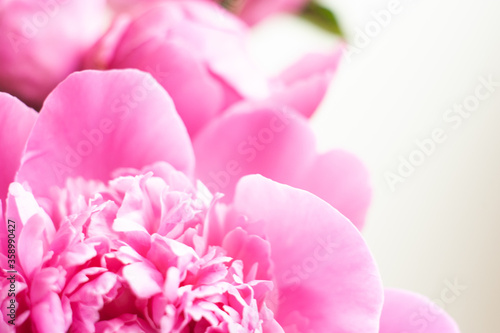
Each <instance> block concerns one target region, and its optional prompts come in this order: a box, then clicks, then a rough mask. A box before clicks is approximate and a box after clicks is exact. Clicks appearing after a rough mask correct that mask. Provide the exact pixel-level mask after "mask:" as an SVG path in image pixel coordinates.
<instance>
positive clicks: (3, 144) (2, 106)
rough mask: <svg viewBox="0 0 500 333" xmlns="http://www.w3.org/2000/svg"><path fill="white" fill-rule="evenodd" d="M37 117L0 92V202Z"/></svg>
mask: <svg viewBox="0 0 500 333" xmlns="http://www.w3.org/2000/svg"><path fill="white" fill-rule="evenodd" d="M37 116H38V114H37V113H36V111H35V110H33V109H31V108H29V107H27V106H26V105H24V104H23V103H22V102H21V101H19V100H18V99H17V98H15V97H12V96H10V95H9V94H6V93H2V92H0V166H1V167H0V168H1V172H0V200H5V198H6V197H7V191H8V189H9V184H10V183H11V182H13V181H14V176H15V175H16V172H17V170H18V169H19V165H20V162H21V155H22V152H23V150H24V146H25V145H26V141H27V140H28V136H29V134H30V132H31V129H32V127H33V124H34V123H35V121H36V119H37ZM4 203H5V201H4Z"/></svg>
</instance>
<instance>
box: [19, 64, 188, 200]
mask: <svg viewBox="0 0 500 333" xmlns="http://www.w3.org/2000/svg"><path fill="white" fill-rule="evenodd" d="M157 161H166V162H168V163H170V164H171V165H172V166H174V167H175V168H176V169H178V170H180V171H183V172H185V173H186V174H188V175H189V174H191V172H192V168H193V164H194V157H193V152H192V148H191V143H190V140H189V137H188V135H187V132H186V129H185V127H184V126H183V124H182V121H181V119H180V118H179V116H178V115H177V113H176V112H175V108H174V105H173V103H172V100H171V99H170V97H169V96H168V95H167V93H166V92H165V91H164V90H163V89H162V88H161V86H160V85H159V84H158V83H157V82H156V81H154V79H153V78H152V77H151V76H150V75H148V74H145V73H142V72H139V71H137V70H121V71H106V72H99V71H85V72H80V73H75V74H72V75H71V76H70V77H68V79H66V80H65V81H64V82H63V83H61V84H60V85H59V86H58V87H57V88H56V89H55V90H54V91H53V93H52V94H51V95H49V97H48V98H47V100H46V102H45V105H44V107H43V109H42V111H41V113H40V117H39V120H38V122H37V123H36V125H35V126H34V128H33V132H32V135H31V137H30V139H29V140H28V143H27V148H26V153H25V155H24V157H23V160H22V163H21V168H20V170H19V173H18V176H17V180H18V181H19V182H28V183H29V185H30V187H31V188H32V190H33V194H34V195H35V197H39V196H47V194H48V193H49V191H50V187H51V186H60V187H62V186H63V185H64V184H65V180H66V179H67V178H68V177H77V176H81V177H83V178H85V179H98V180H102V181H107V180H109V179H110V175H111V173H112V172H113V171H114V170H116V169H117V168H121V167H132V168H137V169H140V168H142V167H144V166H146V165H148V164H152V163H154V162H157Z"/></svg>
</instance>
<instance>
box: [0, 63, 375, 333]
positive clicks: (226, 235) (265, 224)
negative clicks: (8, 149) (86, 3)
mask: <svg viewBox="0 0 500 333" xmlns="http://www.w3.org/2000/svg"><path fill="white" fill-rule="evenodd" d="M123 96H136V97H138V98H137V99H135V100H134V102H135V103H136V104H134V106H133V107H132V106H131V105H128V104H126V103H124V102H122V98H123ZM139 96H140V97H139ZM1 98H2V104H0V105H2V108H0V110H1V113H0V115H1V117H2V120H4V119H6V120H7V121H10V120H9V119H12V117H11V114H12V113H14V112H19V111H20V110H16V108H15V107H11V108H4V107H3V105H4V102H3V100H5V99H7V101H8V102H9V103H12V101H11V100H10V98H9V97H7V96H6V95H1ZM16 103H17V106H16V107H18V108H20V109H21V112H25V110H23V108H24V107H23V106H22V104H20V103H19V102H16ZM83 110H85V111H86V112H82V111H83ZM27 126H31V123H29V124H27ZM3 133H4V132H2V134H3ZM2 140H3V139H2ZM193 156H194V154H193V150H192V148H191V144H190V140H189V136H188V134H187V132H186V130H185V128H184V126H183V124H182V122H181V120H180V118H179V117H178V116H177V114H176V112H175V108H174V105H173V103H172V101H171V99H170V98H169V96H168V95H167V94H166V93H165V91H164V90H163V89H162V88H161V87H159V85H157V84H156V83H155V81H154V80H152V78H151V77H150V76H148V75H146V74H143V73H140V72H138V71H133V70H125V71H108V72H92V71H90V72H83V73H77V74H73V75H71V76H70V77H69V78H68V79H67V80H65V81H64V82H63V83H62V84H61V85H59V86H58V87H57V88H56V89H55V90H54V91H53V92H52V93H51V94H50V95H49V97H48V99H47V100H46V102H45V104H44V107H43V109H42V111H41V112H40V115H39V117H38V119H37V121H36V123H35V125H34V127H33V130H32V132H31V134H30V136H29V138H28V141H27V144H26V148H25V151H24V153H23V157H22V160H21V166H20V168H19V171H18V173H17V176H16V182H14V183H12V184H11V185H10V190H9V197H8V200H7V205H6V214H5V215H6V217H8V219H10V220H13V221H15V222H16V240H17V243H16V244H17V262H16V266H15V268H16V270H17V271H18V274H16V280H17V284H16V292H17V297H16V301H17V303H16V304H17V317H16V325H17V326H16V327H17V330H18V331H20V332H30V331H33V332H51V333H52V332H66V331H68V330H69V331H78V332H94V331H95V332H123V331H131V332H138V331H144V332H157V331H163V332H236V331H237V332H285V331H286V332H322V331H329V332H330V331H335V332H360V331H363V332H376V331H377V329H378V328H377V327H378V320H379V315H380V311H381V306H382V289H381V285H380V278H379V274H378V272H377V268H376V266H375V263H374V262H373V258H372V256H371V254H370V252H369V250H368V248H367V246H366V244H365V243H364V241H363V239H362V237H361V235H360V234H359V232H358V231H357V230H356V228H354V226H353V225H352V224H351V223H350V222H349V221H348V220H347V219H346V218H345V217H343V216H342V215H341V214H340V213H338V211H336V210H335V209H333V208H332V207H331V206H329V205H328V204H327V203H326V202H324V201H322V200H320V199H319V198H317V197H315V196H314V195H312V194H310V193H308V192H305V191H302V190H298V189H294V188H292V187H289V186H286V185H281V184H279V183H276V182H273V181H271V180H268V179H266V178H263V177H262V176H256V175H253V176H247V177H244V178H242V179H241V180H240V181H239V182H238V185H237V189H236V191H235V195H234V198H232V199H228V198H221V197H220V196H219V195H216V196H215V197H212V195H211V194H209V192H208V191H207V190H206V189H205V188H204V187H203V185H201V183H195V182H194V181H193V179H192V173H193V167H194V158H193ZM4 157H5V156H2V158H4ZM4 162H5V163H6V164H8V163H13V165H16V164H17V163H18V161H11V160H9V159H7V160H5V161H3V160H2V164H3V163H4ZM2 176H3V177H6V178H7V177H9V175H3V174H2ZM1 216H3V214H1ZM2 225H3V227H4V229H3V231H2V236H1V239H2V240H3V241H5V239H6V237H5V233H6V229H5V225H6V221H3V223H2ZM6 248H7V247H6V244H5V242H4V243H3V244H2V248H1V249H2V250H1V251H2V252H1V253H2V255H1V257H2V258H1V260H0V262H1V265H2V269H3V270H2V272H3V273H2V274H3V278H2V280H1V283H2V292H1V293H0V295H1V300H0V303H1V304H2V307H4V306H6V305H7V304H8V302H9V297H8V295H7V293H6V291H7V290H8V286H9V284H10V281H9V280H8V279H6V278H5V277H7V276H9V275H8V273H6V271H7V270H8V267H7V266H6V264H7V258H5V256H6V255H7V251H6ZM6 314H7V313H4V315H3V320H2V321H0V322H1V325H2V331H5V332H9V331H13V330H14V328H13V326H9V324H8V320H9V317H8V316H6Z"/></svg>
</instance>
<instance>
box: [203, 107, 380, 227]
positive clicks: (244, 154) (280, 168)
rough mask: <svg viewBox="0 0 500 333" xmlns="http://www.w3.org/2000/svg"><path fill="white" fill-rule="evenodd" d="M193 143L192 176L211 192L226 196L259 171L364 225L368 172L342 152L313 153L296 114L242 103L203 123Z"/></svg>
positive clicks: (308, 134) (310, 140)
mask: <svg viewBox="0 0 500 333" xmlns="http://www.w3.org/2000/svg"><path fill="white" fill-rule="evenodd" d="M193 145H194V149H195V154H196V159H197V165H196V173H197V176H198V177H199V178H200V179H201V180H202V181H203V182H204V183H205V185H207V187H208V188H209V189H210V190H211V191H212V192H222V193H225V194H226V195H227V196H228V197H231V196H232V195H233V193H234V187H235V185H236V183H237V182H238V180H239V179H240V178H241V177H243V176H245V175H249V174H261V175H263V176H265V177H268V178H271V179H273V180H275V181H278V182H281V183H285V184H289V185H292V186H294V187H298V188H301V189H305V190H308V191H310V192H312V193H314V194H316V195H317V196H319V197H321V198H322V199H323V200H326V201H327V202H328V203H329V204H331V205H332V206H333V207H335V208H337V209H338V210H339V211H340V212H341V213H342V214H344V215H345V216H346V217H347V218H348V219H350V220H351V221H352V222H353V223H354V224H355V225H356V226H357V227H358V228H361V227H362V226H363V224H364V218H365V215H366V211H367V209H368V205H369V202H370V197H371V189H370V183H369V177H368V171H367V170H366V168H365V167H364V165H363V164H362V163H361V162H360V161H359V160H358V159H357V158H356V157H355V156H353V155H351V154H349V153H347V152H343V151H340V150H333V151H330V152H328V153H326V154H323V155H319V154H317V153H316V144H315V138H314V134H313V132H312V130H311V128H310V127H309V125H308V124H307V121H306V119H305V118H304V117H303V116H302V115H299V114H297V113H295V112H293V111H291V110H288V109H283V108H281V109H280V108H273V107H270V106H268V105H267V104H266V105H264V104H260V105H256V104H254V105H250V104H249V103H247V104H245V105H241V106H237V107H236V108H235V109H233V110H232V111H228V113H226V114H225V115H224V116H222V117H220V118H219V119H216V120H215V121H213V122H212V123H211V124H209V125H208V126H207V127H205V128H204V129H203V130H202V131H201V132H200V133H199V134H198V136H197V137H196V138H195V140H194V142H193Z"/></svg>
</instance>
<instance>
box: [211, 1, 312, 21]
mask: <svg viewBox="0 0 500 333" xmlns="http://www.w3.org/2000/svg"><path fill="white" fill-rule="evenodd" d="M309 1H310V0H216V2H218V3H220V4H221V5H223V6H225V7H226V8H227V9H229V10H230V11H232V12H233V13H235V14H237V15H238V16H240V17H241V18H242V19H243V20H244V21H245V22H247V23H248V24H250V25H254V24H256V23H258V22H260V21H261V20H263V19H264V18H267V17H269V16H271V15H274V14H278V13H295V12H298V11H300V10H301V9H302V8H304V6H305V5H306V4H307V3H308V2H309Z"/></svg>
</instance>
